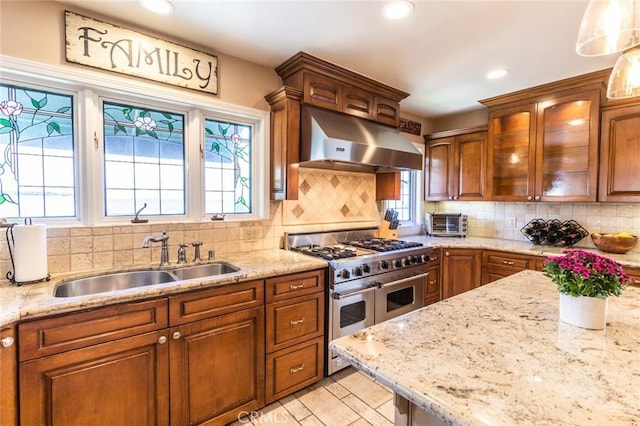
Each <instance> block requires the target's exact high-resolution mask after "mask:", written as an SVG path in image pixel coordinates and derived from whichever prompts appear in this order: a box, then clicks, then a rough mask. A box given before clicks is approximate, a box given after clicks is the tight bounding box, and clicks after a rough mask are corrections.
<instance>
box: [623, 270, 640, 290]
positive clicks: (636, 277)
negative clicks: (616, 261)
mask: <svg viewBox="0 0 640 426" xmlns="http://www.w3.org/2000/svg"><path fill="white" fill-rule="evenodd" d="M624 271H625V272H626V273H627V274H628V275H629V276H630V277H631V279H632V280H633V283H631V285H632V286H634V287H640V268H630V267H626V268H624Z"/></svg>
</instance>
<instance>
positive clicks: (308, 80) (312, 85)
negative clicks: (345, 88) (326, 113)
mask: <svg viewBox="0 0 640 426" xmlns="http://www.w3.org/2000/svg"><path fill="white" fill-rule="evenodd" d="M303 84H304V89H303V93H304V95H303V96H304V102H305V103H309V104H311V105H317V106H320V107H323V108H328V109H332V110H334V111H342V85H341V84H340V83H338V82H336V81H335V80H332V79H330V78H326V77H322V76H319V75H316V74H312V73H304V83H303Z"/></svg>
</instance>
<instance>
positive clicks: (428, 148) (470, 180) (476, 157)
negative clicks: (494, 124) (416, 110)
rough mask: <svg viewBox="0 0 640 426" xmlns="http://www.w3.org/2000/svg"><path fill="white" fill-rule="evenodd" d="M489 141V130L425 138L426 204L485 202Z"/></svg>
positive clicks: (458, 131) (475, 129)
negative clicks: (437, 202)
mask: <svg viewBox="0 0 640 426" xmlns="http://www.w3.org/2000/svg"><path fill="white" fill-rule="evenodd" d="M486 140H487V132H486V127H476V128H472V129H462V130H457V131H450V132H440V133H433V134H430V135H425V193H424V194H425V197H424V198H425V200H427V201H443V200H460V201H477V200H483V199H484V180H485V169H486V166H485V164H486Z"/></svg>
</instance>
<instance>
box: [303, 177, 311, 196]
mask: <svg viewBox="0 0 640 426" xmlns="http://www.w3.org/2000/svg"><path fill="white" fill-rule="evenodd" d="M310 189H311V185H309V182H307V180H306V179H305V180H303V181H302V183H301V184H300V191H302V193H303V194H305V195H306V194H307V192H309V190H310Z"/></svg>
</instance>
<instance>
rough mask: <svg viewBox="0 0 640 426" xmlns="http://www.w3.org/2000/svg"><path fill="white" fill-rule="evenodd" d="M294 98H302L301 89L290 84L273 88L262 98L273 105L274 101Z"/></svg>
mask: <svg viewBox="0 0 640 426" xmlns="http://www.w3.org/2000/svg"><path fill="white" fill-rule="evenodd" d="M284 98H289V99H295V100H297V101H300V100H302V90H299V89H296V88H295V87H291V86H283V87H281V88H280V89H278V90H274V91H273V92H271V93H269V94H268V95H267V96H265V97H264V99H265V100H266V101H267V102H268V103H269V105H273V104H274V103H276V102H278V101H280V100H282V99H284Z"/></svg>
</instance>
